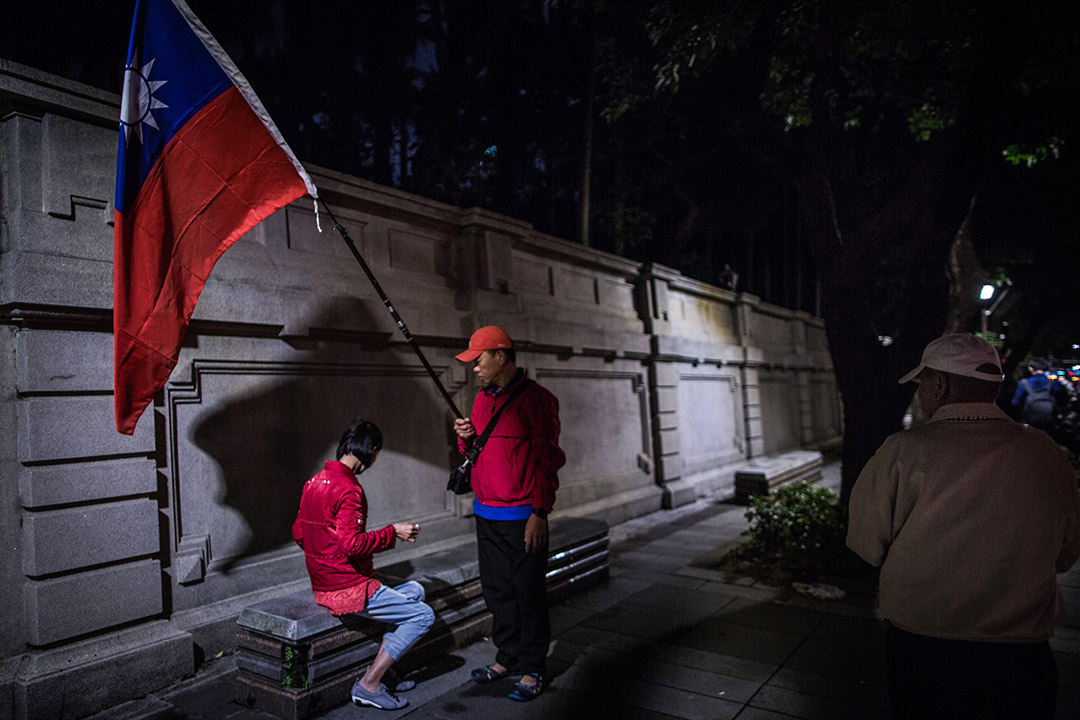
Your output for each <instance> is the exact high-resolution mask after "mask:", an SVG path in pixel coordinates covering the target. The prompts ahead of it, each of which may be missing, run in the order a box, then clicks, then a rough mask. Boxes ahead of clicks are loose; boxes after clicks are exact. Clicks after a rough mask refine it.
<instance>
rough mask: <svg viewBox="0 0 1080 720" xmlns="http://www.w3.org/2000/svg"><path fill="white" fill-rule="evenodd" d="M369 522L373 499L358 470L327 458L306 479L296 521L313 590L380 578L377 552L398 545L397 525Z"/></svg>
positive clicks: (294, 528) (296, 534)
mask: <svg viewBox="0 0 1080 720" xmlns="http://www.w3.org/2000/svg"><path fill="white" fill-rule="evenodd" d="M366 526H367V498H366V497H364V489H363V488H362V487H360V483H359V481H357V479H356V475H355V474H353V471H352V470H350V469H349V467H348V466H347V465H342V464H341V463H339V462H333V461H331V462H327V463H326V465H324V466H323V469H322V470H321V471H319V472H318V473H317V474H316V475H315V477H313V478H311V479H310V480H308V481H307V482H306V483H305V484H304V492H303V495H301V496H300V510H299V512H297V514H296V522H294V523H293V526H292V536H293V540H295V541H296V544H297V545H299V546H300V547H302V548H303V549H304V559H305V561H306V562H307V570H308V575H310V576H311V588H312V589H313V590H316V591H327V590H341V589H343V588H348V587H353V586H354V585H360V584H362V583H370V582H371V581H372V580H373V579H374V577H375V572H374V566H373V563H372V558H371V556H372V555H373V554H374V553H377V552H382V551H383V550H389V549H390V548H392V547H394V543H395V542H396V541H397V535H396V534H395V533H394V526H393V525H387V526H386V527H384V528H381V529H379V530H373V531H371V532H367V531H366V530H365V528H366ZM376 582H377V581H376Z"/></svg>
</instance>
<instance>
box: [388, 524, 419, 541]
mask: <svg viewBox="0 0 1080 720" xmlns="http://www.w3.org/2000/svg"><path fill="white" fill-rule="evenodd" d="M394 533H395V534H396V535H397V537H398V540H404V541H405V542H416V536H417V535H419V534H420V526H419V525H416V524H414V523H411V522H399V523H394Z"/></svg>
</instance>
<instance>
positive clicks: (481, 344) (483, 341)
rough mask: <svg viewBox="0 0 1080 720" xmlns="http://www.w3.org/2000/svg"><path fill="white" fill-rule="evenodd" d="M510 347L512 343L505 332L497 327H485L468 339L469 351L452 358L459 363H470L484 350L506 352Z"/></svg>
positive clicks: (512, 345)
mask: <svg viewBox="0 0 1080 720" xmlns="http://www.w3.org/2000/svg"><path fill="white" fill-rule="evenodd" d="M512 347H514V343H513V341H512V340H510V336H509V335H507V334H506V331H505V330H503V329H502V328H501V327H499V326H497V325H485V326H484V327H482V328H480V329H479V330H477V331H476V332H474V333H473V334H472V337H471V338H469V349H468V350H466V351H465V352H462V353H458V354H457V355H455V356H454V357H456V358H457V359H458V360H460V361H461V362H472V361H473V360H475V359H476V358H478V357H480V353H482V352H484V351H485V350H506V349H509V348H512Z"/></svg>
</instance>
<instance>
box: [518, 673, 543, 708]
mask: <svg viewBox="0 0 1080 720" xmlns="http://www.w3.org/2000/svg"><path fill="white" fill-rule="evenodd" d="M525 675H528V676H529V677H532V678H536V684H535V685H526V684H525V683H523V682H521V681H520V680H518V681H517V682H516V683H514V689H513V690H511V691H510V699H511V700H518V701H520V702H528V701H529V700H535V699H536V698H538V697H540V693H542V692H543V691H544V678H542V677H540V674H539V673H525ZM525 675H522V677H525Z"/></svg>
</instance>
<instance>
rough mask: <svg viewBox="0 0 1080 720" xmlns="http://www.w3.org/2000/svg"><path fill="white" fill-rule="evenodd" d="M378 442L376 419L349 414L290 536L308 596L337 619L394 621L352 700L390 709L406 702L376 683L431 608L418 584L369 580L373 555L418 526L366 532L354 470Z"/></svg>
mask: <svg viewBox="0 0 1080 720" xmlns="http://www.w3.org/2000/svg"><path fill="white" fill-rule="evenodd" d="M381 447H382V432H381V431H380V430H379V428H378V426H376V425H375V423H372V422H368V421H367V420H362V419H360V418H357V419H356V420H353V422H352V424H350V425H349V427H348V428H347V429H346V430H345V433H344V434H343V435H342V436H341V442H340V443H339V444H338V450H337V456H336V457H338V458H339V459H338V460H337V461H336V462H334V461H329V462H327V463H326V464H325V465H324V466H323V469H322V470H321V471H319V473H318V474H316V475H315V477H313V478H311V479H310V480H308V481H307V483H305V484H304V492H303V495H301V497H300V510H299V512H298V513H297V515H296V522H294V523H293V526H292V536H293V540H295V541H296V544H297V545H299V546H300V547H301V548H303V549H304V560H305V561H306V563H307V570H308V575H309V576H310V577H311V589H312V590H313V591H314V593H315V602H317V603H318V604H319V605H321V606H323V607H324V608H326V609H327V610H329V611H330V613H331V614H332V615H335V616H337V617H340V618H341V619H342V622H346V623H348V622H350V621H351V620H352V619H353V618H357V617H358V618H370V619H372V620H377V621H379V622H384V623H388V624H391V625H396V626H397V627H396V628H394V630H393V632H389V633H386V634H385V635H384V636H383V641H382V645H381V646H380V647H379V653H378V655H376V656H375V661H374V662H372V663H371V666H370V667H369V668H368V670H367V672H366V673H364V676H363V677H361V678H360V679H359V680H357V681H356V684H354V685H353V689H352V699H353V701H354V702H357V703H359V704H361V705H369V706H372V707H377V708H382V709H383V710H397V709H398V708H403V707H405V706H406V705H408V704H409V701H408V700H405V699H403V698H399V697H398V696H397V695H395V694H394V692H393V689H389V688H387V687H386V685H383V684H382V679H383V675H385V674H386V671H387V670H389V669H390V666H391V665H393V664H394V661H396V660H398V659H400V658H401V656H402V655H404V654H405V651H406V650H408V649H409V648H410V647H412V646H413V644H414V643H415V642H416V641H417V640H419V639H420V637H421V636H422V635H423V634H424V633H425V632H427V629H428V628H429V627H431V624H432V623H433V622H434V621H435V613H434V611H432V609H431V608H430V607H429V606H428V605H426V604H425V603H424V602H423V600H424V588H423V587H422V586H421V585H420V583H418V582H413V581H410V582H407V583H405V584H403V585H399V586H397V587H394V588H391V587H389V586H386V585H383V584H382V583H380V582H379V581H378V580H377V579H376V578H375V570H374V565H373V562H372V555H373V554H375V553H377V552H382V551H383V550H389V549H390V548H392V547H394V544H395V543H396V542H397V541H398V540H399V539H400V540H405V541H406V542H415V541H416V535H417V533H419V532H420V526H419V525H414V524H413V523H411V522H399V523H394V524H393V525H387V526H386V527H383V528H379V529H378V530H372V531H370V532H369V531H368V530H367V516H368V506H367V497H366V496H365V495H364V488H362V487H361V486H360V482H359V481H358V480H357V479H356V476H357V475H359V474H360V473H362V472H364V471H365V470H367V469H368V468H370V467H371V466H372V464H374V462H375V458H376V456H377V455H378V454H379V449H380V448H381ZM412 684H413V683H411V681H410V682H409V683H406V684H405V685H407V686H406V687H403V686H402V685H400V684H399V685H396V686H395V689H397V690H406V689H408V687H411V686H412Z"/></svg>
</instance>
